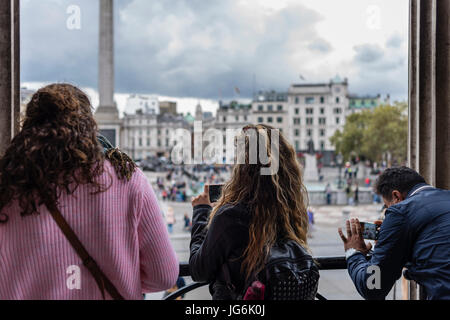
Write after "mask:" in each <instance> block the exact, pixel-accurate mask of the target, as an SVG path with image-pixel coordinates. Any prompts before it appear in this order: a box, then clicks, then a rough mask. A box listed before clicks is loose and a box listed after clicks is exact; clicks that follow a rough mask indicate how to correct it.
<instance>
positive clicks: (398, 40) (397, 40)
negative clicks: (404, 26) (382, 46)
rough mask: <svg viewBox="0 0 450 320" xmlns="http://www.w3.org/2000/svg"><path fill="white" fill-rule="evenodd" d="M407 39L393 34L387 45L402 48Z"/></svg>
mask: <svg viewBox="0 0 450 320" xmlns="http://www.w3.org/2000/svg"><path fill="white" fill-rule="evenodd" d="M404 41H405V39H403V38H402V37H401V36H400V35H398V34H393V35H392V36H391V37H390V38H389V39H388V40H387V42H386V47H388V48H400V47H401V46H402V44H403V42H404Z"/></svg>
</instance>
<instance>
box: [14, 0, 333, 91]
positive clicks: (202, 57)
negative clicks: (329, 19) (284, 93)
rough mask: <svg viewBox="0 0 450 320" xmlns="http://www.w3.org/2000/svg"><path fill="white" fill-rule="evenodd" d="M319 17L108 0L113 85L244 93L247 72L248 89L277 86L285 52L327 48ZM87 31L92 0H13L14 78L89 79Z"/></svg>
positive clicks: (92, 22) (292, 73)
mask: <svg viewBox="0 0 450 320" xmlns="http://www.w3.org/2000/svg"><path fill="white" fill-rule="evenodd" d="M69 5H78V6H80V8H81V14H82V29H81V30H74V31H71V30H68V29H67V28H66V20H67V18H68V14H67V13H66V10H67V7H68V6H69ZM320 20H321V17H320V15H319V14H318V13H316V12H315V11H312V10H310V9H308V8H306V7H303V6H299V5H296V6H289V7H287V8H286V9H284V10H281V11H278V12H276V13H274V14H271V15H267V16H265V15H264V14H263V13H255V12H246V11H241V10H237V8H236V6H235V5H233V3H232V2H231V1H199V0H195V1H192V0H189V1H187V0H171V1H146V0H127V1H124V0H116V23H115V30H116V36H115V40H116V42H115V44H116V90H117V91H118V92H153V93H158V94H161V95H171V96H197V97H203V98H218V97H219V95H222V97H224V98H226V97H230V96H232V95H233V92H234V88H235V87H239V88H240V90H241V92H242V95H243V96H246V97H250V96H251V94H252V90H253V82H254V81H253V78H254V76H253V75H255V76H256V85H257V86H258V88H259V87H271V88H275V89H280V90H286V89H287V87H288V86H289V84H290V81H289V79H295V78H296V77H297V74H298V70H294V68H292V66H291V65H290V61H292V59H293V57H292V56H293V54H295V53H296V52H302V53H307V52H316V53H317V51H319V52H321V53H324V54H326V53H328V52H330V51H331V47H330V45H329V44H328V43H327V42H326V41H325V40H324V39H321V38H320V37H319V36H318V35H317V33H316V31H315V25H316V23H317V22H319V21H320ZM97 34H98V2H97V1H92V0H46V1H22V80H23V81H27V82H31V81H70V82H73V83H75V84H79V85H83V86H91V87H96V86H97V54H98V40H97ZM300 67H301V66H299V68H300ZM258 88H256V89H258Z"/></svg>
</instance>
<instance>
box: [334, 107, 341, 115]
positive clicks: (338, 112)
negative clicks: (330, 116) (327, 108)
mask: <svg viewBox="0 0 450 320" xmlns="http://www.w3.org/2000/svg"><path fill="white" fill-rule="evenodd" d="M334 113H335V114H342V109H341V108H335V109H334Z"/></svg>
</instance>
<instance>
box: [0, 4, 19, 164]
mask: <svg viewBox="0 0 450 320" xmlns="http://www.w3.org/2000/svg"><path fill="white" fill-rule="evenodd" d="M19 14H20V7H19V0H5V1H3V2H2V5H1V6H0V101H1V103H0V156H1V155H2V154H3V153H4V151H5V150H6V148H7V147H8V146H9V144H10V142H11V139H12V138H13V137H14V136H15V135H16V134H17V133H18V132H19V117H20V53H19V50H20V41H19V39H20V35H19V32H20V29H19Z"/></svg>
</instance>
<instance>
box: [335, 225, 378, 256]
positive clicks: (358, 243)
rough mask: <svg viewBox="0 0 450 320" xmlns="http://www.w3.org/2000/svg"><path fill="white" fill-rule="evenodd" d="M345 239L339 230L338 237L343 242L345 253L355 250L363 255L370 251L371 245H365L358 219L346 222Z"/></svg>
mask: <svg viewBox="0 0 450 320" xmlns="http://www.w3.org/2000/svg"><path fill="white" fill-rule="evenodd" d="M346 226H347V237H345V236H344V233H343V232H342V229H341V228H339V230H338V231H339V235H340V236H341V239H342V241H343V242H344V248H345V251H347V250H348V249H352V248H353V249H355V250H357V251H360V252H362V253H363V254H364V255H367V253H369V251H370V249H372V244H371V243H369V245H366V243H365V241H364V239H363V237H362V229H361V224H360V223H359V220H358V219H352V220H351V222H350V221H347V223H346Z"/></svg>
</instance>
